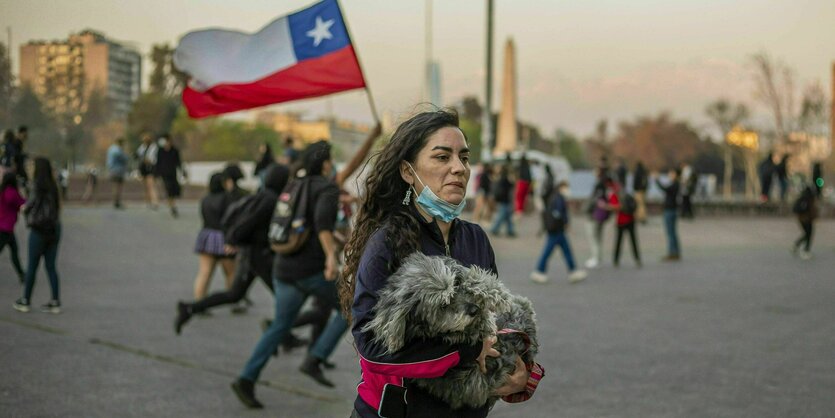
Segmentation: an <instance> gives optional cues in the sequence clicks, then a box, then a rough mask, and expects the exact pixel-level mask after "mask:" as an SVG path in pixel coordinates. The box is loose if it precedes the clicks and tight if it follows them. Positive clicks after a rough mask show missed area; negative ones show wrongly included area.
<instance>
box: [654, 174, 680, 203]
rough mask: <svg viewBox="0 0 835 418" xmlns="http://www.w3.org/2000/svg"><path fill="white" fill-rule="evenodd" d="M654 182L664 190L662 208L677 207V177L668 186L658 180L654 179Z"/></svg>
mask: <svg viewBox="0 0 835 418" xmlns="http://www.w3.org/2000/svg"><path fill="white" fill-rule="evenodd" d="M655 183H656V184H658V187H659V188H660V189H661V190H662V191H663V192H664V209H673V210H675V209H678V189H679V182H678V179H676V181H674V182H672V183H670V185H668V186H665V185H663V184H661V181H660V180H655Z"/></svg>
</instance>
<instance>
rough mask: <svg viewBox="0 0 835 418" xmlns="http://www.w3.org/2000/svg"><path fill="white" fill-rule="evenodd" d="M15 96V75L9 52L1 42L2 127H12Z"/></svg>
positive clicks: (0, 93) (0, 122)
mask: <svg viewBox="0 0 835 418" xmlns="http://www.w3.org/2000/svg"><path fill="white" fill-rule="evenodd" d="M13 95H14V75H13V74H12V66H11V61H10V60H9V51H8V49H7V48H6V44H4V43H2V42H0V126H10V123H11V122H12V121H11V119H12V118H11V111H12V100H13Z"/></svg>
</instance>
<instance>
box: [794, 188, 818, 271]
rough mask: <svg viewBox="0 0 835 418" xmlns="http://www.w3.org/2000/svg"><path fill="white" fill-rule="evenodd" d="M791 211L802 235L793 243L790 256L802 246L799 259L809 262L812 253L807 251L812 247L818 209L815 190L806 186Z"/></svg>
mask: <svg viewBox="0 0 835 418" xmlns="http://www.w3.org/2000/svg"><path fill="white" fill-rule="evenodd" d="M792 211H793V212H794V213H795V214H796V215H797V221H798V222H799V223H800V227H801V228H802V229H803V235H801V236H800V238H798V239H797V241H795V242H794V246H793V247H792V254H797V253H798V251H799V250H800V246H801V245H803V251H801V252H800V258H801V259H803V260H809V259H811V258H812V253H810V252H809V249H810V248H811V247H812V232H813V226H814V225H813V223H814V221H815V219H817V217H818V208H817V205H816V204H815V190H814V189H812V187H811V186H806V187H805V188H804V189H803V192H802V193H801V194H800V197H798V198H797V200H796V201H795V202H794V207H793V208H792Z"/></svg>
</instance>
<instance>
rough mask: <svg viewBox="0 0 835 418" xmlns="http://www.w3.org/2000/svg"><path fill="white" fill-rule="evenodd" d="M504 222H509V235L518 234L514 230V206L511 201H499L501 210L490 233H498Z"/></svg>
mask: <svg viewBox="0 0 835 418" xmlns="http://www.w3.org/2000/svg"><path fill="white" fill-rule="evenodd" d="M502 224H507V234H508V235H516V233H515V232H513V206H512V205H511V204H510V203H499V211H498V212H497V213H496V220H495V221H494V222H493V227H492V228H490V233H492V234H498V233H499V229H500V228H501V227H502Z"/></svg>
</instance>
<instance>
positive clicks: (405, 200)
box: [403, 187, 412, 206]
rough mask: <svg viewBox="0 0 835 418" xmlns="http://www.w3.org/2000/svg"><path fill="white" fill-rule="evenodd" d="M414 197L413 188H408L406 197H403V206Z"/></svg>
mask: <svg viewBox="0 0 835 418" xmlns="http://www.w3.org/2000/svg"><path fill="white" fill-rule="evenodd" d="M411 198H412V188H411V187H409V188H408V189H406V197H404V198H403V206H408V205H409V202H410V201H411Z"/></svg>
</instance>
